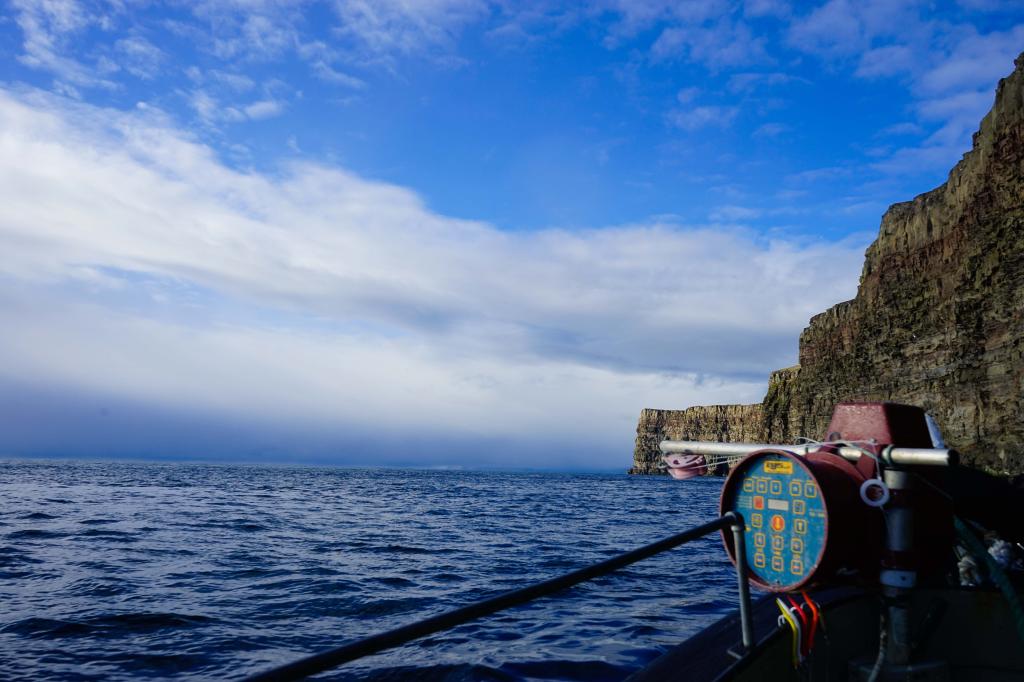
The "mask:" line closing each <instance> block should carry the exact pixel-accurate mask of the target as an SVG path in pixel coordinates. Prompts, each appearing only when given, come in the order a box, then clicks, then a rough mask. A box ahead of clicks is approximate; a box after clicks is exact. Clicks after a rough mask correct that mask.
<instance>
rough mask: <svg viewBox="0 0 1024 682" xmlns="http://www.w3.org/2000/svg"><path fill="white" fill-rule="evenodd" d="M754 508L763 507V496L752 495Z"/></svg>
mask: <svg viewBox="0 0 1024 682" xmlns="http://www.w3.org/2000/svg"><path fill="white" fill-rule="evenodd" d="M754 509H764V498H763V497H761V496H760V495H755V496H754Z"/></svg>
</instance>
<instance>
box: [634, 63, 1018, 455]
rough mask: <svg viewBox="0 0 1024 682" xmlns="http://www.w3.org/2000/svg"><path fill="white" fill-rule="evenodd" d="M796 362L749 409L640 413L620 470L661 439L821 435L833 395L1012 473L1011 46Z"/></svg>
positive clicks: (1014, 183) (1014, 223) (1014, 98)
mask: <svg viewBox="0 0 1024 682" xmlns="http://www.w3.org/2000/svg"><path fill="white" fill-rule="evenodd" d="M823 276H825V275H823ZM799 359H800V364H799V365H798V366H796V367H791V368H788V369H784V370H779V371H776V372H774V373H772V375H771V378H770V380H769V386H768V392H767V394H766V396H765V398H764V401H763V402H762V403H760V404H759V405H729V406H714V407H692V408H689V409H688V410H644V411H643V412H642V413H641V417H640V423H639V425H638V427H637V441H636V450H635V451H634V456H633V459H634V464H633V469H631V472H633V473H654V472H655V471H656V470H657V460H658V452H657V444H658V442H660V441H661V440H662V439H663V438H666V437H669V438H687V439H694V440H733V441H737V440H746V441H761V442H775V443H787V442H792V441H793V439H795V438H796V437H798V436H808V437H812V438H819V439H820V438H824V437H825V435H826V434H825V433H824V430H825V429H826V428H827V426H828V422H829V418H830V416H831V414H832V408H833V407H834V406H835V404H836V403H837V402H841V401H844V400H892V401H898V402H906V403H912V404H915V405H920V406H921V407H923V408H924V409H926V410H927V411H928V412H930V413H931V414H932V415H933V416H934V417H935V418H936V420H937V421H938V423H939V426H940V427H941V428H942V432H943V435H944V436H945V438H946V441H947V442H948V443H949V444H950V445H951V446H954V447H956V448H958V449H959V450H960V451H961V452H962V453H963V454H964V461H965V463H968V464H972V465H974V466H978V467H981V468H984V469H987V470H990V471H993V472H998V473H1008V474H1017V473H1024V412H1022V409H1021V408H1022V402H1024V54H1022V55H1021V56H1020V57H1018V58H1017V60H1016V69H1015V70H1014V72H1013V73H1012V74H1011V75H1010V76H1009V77H1007V78H1004V79H1003V80H1002V81H1000V82H999V86H998V88H997V89H996V97H995V104H994V105H993V107H992V110H991V111H990V112H989V113H988V115H986V116H985V118H984V119H983V120H982V122H981V127H980V129H979V130H978V132H977V133H975V134H974V140H973V145H972V149H971V151H969V152H968V153H967V154H965V155H964V157H963V159H962V160H961V161H960V162H959V163H958V164H957V165H956V166H955V167H954V168H953V170H952V171H950V173H949V178H948V179H947V181H946V182H945V183H944V184H942V185H940V186H939V187H937V188H935V189H933V190H932V191H930V192H926V193H925V194H922V195H920V196H918V197H916V198H915V199H914V200H913V201H908V202H903V203H899V204H895V205H893V206H891V207H890V208H889V210H888V211H886V213H885V215H884V216H883V217H882V224H881V227H880V229H879V234H878V237H877V239H875V241H874V243H872V244H871V246H869V247H868V249H867V252H866V254H865V260H864V268H863V271H862V273H861V277H860V284H859V286H858V289H857V295H856V297H855V298H853V299H852V300H850V301H845V302H843V303H839V304H837V305H835V306H833V307H832V308H830V309H829V310H827V311H825V312H823V313H821V314H819V315H816V316H815V317H813V318H812V319H811V321H810V324H809V325H808V327H807V328H806V329H804V331H803V333H801V335H800V351H799ZM689 434H694V435H689ZM715 434H717V435H715ZM741 434H742V435H741Z"/></svg>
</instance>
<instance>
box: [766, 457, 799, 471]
mask: <svg viewBox="0 0 1024 682" xmlns="http://www.w3.org/2000/svg"><path fill="white" fill-rule="evenodd" d="M764 472H765V473H766V474H792V473H793V463H792V462H791V461H789V460H788V459H769V460H767V461H766V462H765V463H764Z"/></svg>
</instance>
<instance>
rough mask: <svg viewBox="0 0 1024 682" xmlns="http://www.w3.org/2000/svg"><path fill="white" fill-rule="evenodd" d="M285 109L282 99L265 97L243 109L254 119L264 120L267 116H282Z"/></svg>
mask: <svg viewBox="0 0 1024 682" xmlns="http://www.w3.org/2000/svg"><path fill="white" fill-rule="evenodd" d="M284 109H285V104H284V102H281V101H280V100H273V99H264V100H260V101H258V102H253V103H252V104H250V105H248V106H246V107H245V109H243V111H244V112H245V115H246V116H248V117H249V118H250V119H252V120H254V121H258V120H262V119H265V118H273V117H275V116H280V115H281V114H282V113H283V112H284Z"/></svg>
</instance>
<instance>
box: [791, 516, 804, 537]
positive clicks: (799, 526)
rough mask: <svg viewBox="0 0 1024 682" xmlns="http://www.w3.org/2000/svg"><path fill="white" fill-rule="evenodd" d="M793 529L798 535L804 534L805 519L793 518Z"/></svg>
mask: <svg viewBox="0 0 1024 682" xmlns="http://www.w3.org/2000/svg"><path fill="white" fill-rule="evenodd" d="M793 530H795V531H796V532H797V533H799V534H800V535H804V534H805V533H806V532H807V521H806V520H804V519H795V520H794V521H793Z"/></svg>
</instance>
